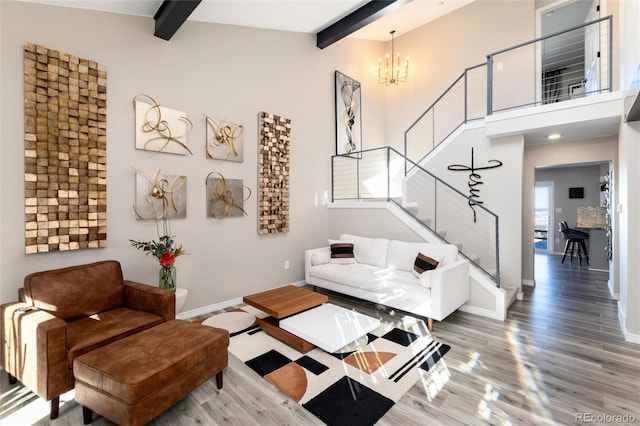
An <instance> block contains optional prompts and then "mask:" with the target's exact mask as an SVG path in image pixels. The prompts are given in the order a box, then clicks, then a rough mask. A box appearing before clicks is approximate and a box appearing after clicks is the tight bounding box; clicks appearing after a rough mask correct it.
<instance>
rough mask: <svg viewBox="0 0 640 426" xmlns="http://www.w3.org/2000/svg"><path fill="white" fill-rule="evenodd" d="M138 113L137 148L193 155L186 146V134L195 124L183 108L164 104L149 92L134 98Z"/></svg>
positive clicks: (134, 105)
mask: <svg viewBox="0 0 640 426" xmlns="http://www.w3.org/2000/svg"><path fill="white" fill-rule="evenodd" d="M133 107H134V109H135V113H136V149H141V150H144V151H156V152H166V153H169V154H180V155H186V154H187V153H189V154H193V153H192V152H191V150H190V149H189V147H188V146H187V134H188V133H189V132H190V131H191V129H192V128H193V124H192V123H191V121H190V120H189V119H188V118H187V114H186V113H185V112H183V111H178V110H175V109H171V108H167V107H164V106H161V105H160V104H159V103H157V102H156V101H155V100H154V99H153V98H152V97H151V96H149V95H136V96H135V97H134V98H133Z"/></svg>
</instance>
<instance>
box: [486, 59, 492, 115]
mask: <svg viewBox="0 0 640 426" xmlns="http://www.w3.org/2000/svg"><path fill="white" fill-rule="evenodd" d="M492 114H493V53H490V54H488V55H487V115H492Z"/></svg>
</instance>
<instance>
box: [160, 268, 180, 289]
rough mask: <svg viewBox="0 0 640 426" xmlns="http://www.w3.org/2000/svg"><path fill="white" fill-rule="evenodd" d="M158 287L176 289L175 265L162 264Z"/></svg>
mask: <svg viewBox="0 0 640 426" xmlns="http://www.w3.org/2000/svg"><path fill="white" fill-rule="evenodd" d="M158 287H160V288H162V289H165V290H169V291H176V267H175V266H173V265H172V266H161V267H160V273H159V275H158Z"/></svg>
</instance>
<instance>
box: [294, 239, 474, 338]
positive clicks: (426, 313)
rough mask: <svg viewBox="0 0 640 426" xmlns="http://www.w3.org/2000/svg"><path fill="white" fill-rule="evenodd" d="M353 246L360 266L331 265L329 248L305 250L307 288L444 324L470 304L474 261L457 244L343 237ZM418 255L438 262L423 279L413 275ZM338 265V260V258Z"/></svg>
mask: <svg viewBox="0 0 640 426" xmlns="http://www.w3.org/2000/svg"><path fill="white" fill-rule="evenodd" d="M340 241H345V242H350V243H353V253H354V257H355V263H349V264H339V263H332V260H331V249H330V247H329V246H327V247H322V248H317V249H312V250H307V251H306V252H305V280H306V282H307V283H308V284H310V285H314V286H318V287H322V288H326V289H328V290H332V291H336V292H339V293H343V294H347V295H350V296H354V297H357V298H360V299H364V300H368V301H371V302H375V303H379V304H381V305H385V306H389V307H392V308H396V309H400V310H403V311H406V312H410V313H413V314H417V315H420V316H423V317H426V318H428V320H429V321H428V323H429V329H431V328H432V324H433V322H432V321H433V320H434V319H435V320H437V321H442V320H443V319H444V318H446V317H447V316H448V315H449V314H451V313H452V312H453V311H455V310H456V309H458V308H459V307H460V306H462V305H463V304H464V303H465V302H467V301H468V300H469V261H468V260H466V259H460V258H459V256H458V248H457V247H456V246H454V245H452V244H436V243H412V242H404V241H397V240H388V239H384V238H366V237H360V236H356V235H350V234H342V235H340ZM418 253H423V254H425V255H426V256H429V257H431V258H433V259H435V260H437V261H439V265H438V266H437V268H436V269H433V270H431V271H427V272H424V273H423V274H422V275H421V276H420V277H418V276H416V275H415V274H414V273H413V269H414V263H415V260H416V256H417V255H418ZM334 261H335V260H334Z"/></svg>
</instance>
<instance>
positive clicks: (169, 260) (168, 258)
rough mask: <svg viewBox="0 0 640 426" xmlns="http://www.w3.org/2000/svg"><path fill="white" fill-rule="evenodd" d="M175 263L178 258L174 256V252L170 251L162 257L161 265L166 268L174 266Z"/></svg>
mask: <svg viewBox="0 0 640 426" xmlns="http://www.w3.org/2000/svg"><path fill="white" fill-rule="evenodd" d="M175 261H176V256H175V254H173V252H172V251H168V252H166V253H163V254H162V255H161V256H160V264H161V265H162V266H164V267H165V268H168V267H170V266H173V262H175Z"/></svg>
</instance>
